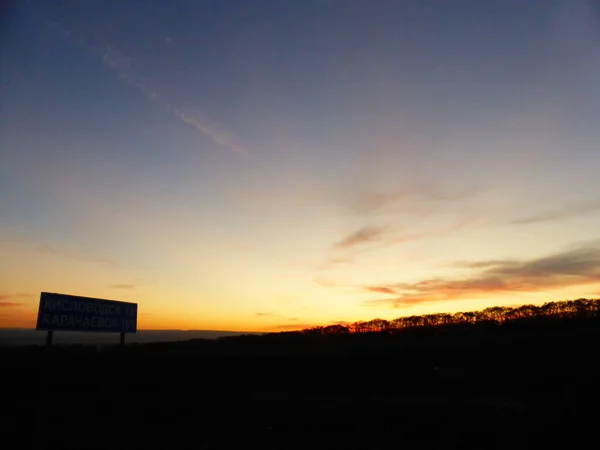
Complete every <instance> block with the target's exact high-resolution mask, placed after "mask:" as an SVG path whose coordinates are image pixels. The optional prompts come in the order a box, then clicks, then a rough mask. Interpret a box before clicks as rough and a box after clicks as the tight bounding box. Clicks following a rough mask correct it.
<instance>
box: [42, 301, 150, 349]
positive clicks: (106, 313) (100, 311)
mask: <svg viewBox="0 0 600 450" xmlns="http://www.w3.org/2000/svg"><path fill="white" fill-rule="evenodd" d="M137 306H138V305H137V303H127V302H118V301H114V300H104V299H99V298H91V297H79V296H76V295H67V294H54V293H49V292H42V293H41V294H40V306H39V309H38V317H37V325H36V330H39V331H47V332H48V334H47V335H46V346H48V347H49V346H51V345H52V339H53V337H54V331H88V332H104V333H120V334H121V345H125V333H135V332H136V331H137Z"/></svg>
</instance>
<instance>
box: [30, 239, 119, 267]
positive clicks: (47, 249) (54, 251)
mask: <svg viewBox="0 0 600 450" xmlns="http://www.w3.org/2000/svg"><path fill="white" fill-rule="evenodd" d="M36 250H37V251H38V252H39V253H45V254H48V255H54V256H58V257H61V258H68V259H76V260H79V261H83V262H94V263H103V264H109V265H111V266H115V265H116V264H117V263H116V261H115V260H113V259H108V258H91V257H89V256H86V255H83V254H80V253H75V252H69V251H67V250H62V249H59V248H56V247H53V246H51V245H49V244H38V245H37V246H36Z"/></svg>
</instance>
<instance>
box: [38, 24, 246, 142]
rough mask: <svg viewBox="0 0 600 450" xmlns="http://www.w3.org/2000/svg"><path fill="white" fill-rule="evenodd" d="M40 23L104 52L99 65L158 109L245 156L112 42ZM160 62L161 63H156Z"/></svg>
mask: <svg viewBox="0 0 600 450" xmlns="http://www.w3.org/2000/svg"><path fill="white" fill-rule="evenodd" d="M38 14H39V15H40V17H41V18H42V20H43V21H44V22H45V23H46V24H47V25H48V26H49V27H50V28H53V29H55V30H57V31H58V32H59V33H60V34H61V35H63V36H64V37H65V38H68V39H70V40H72V41H73V42H75V43H76V44H77V45H79V46H80V47H82V48H84V49H86V50H87V51H90V52H93V53H96V52H97V51H101V52H103V56H102V62H103V63H104V64H105V65H106V66H107V67H109V68H110V69H111V70H112V71H113V72H114V73H116V74H117V75H118V76H119V78H120V79H121V80H123V81H124V82H126V83H127V84H128V85H130V86H132V87H133V88H135V89H136V90H138V91H139V92H141V93H142V94H143V95H144V96H145V97H147V98H148V99H149V100H151V101H152V102H154V103H155V104H157V105H158V106H159V107H161V108H162V109H163V110H164V111H165V112H166V113H168V114H171V115H172V116H173V117H175V118H177V119H178V120H180V121H181V122H183V123H185V124H187V125H189V126H191V127H193V128H195V129H196V130H197V131H198V132H200V133H201V134H203V135H204V136H206V137H208V138H209V139H211V140H213V141H214V142H215V143H217V144H218V145H220V146H221V147H223V148H226V149H228V150H230V151H232V152H234V153H237V154H247V151H246V150H245V148H244V147H242V146H241V145H240V144H239V143H237V142H236V139H235V138H234V137H233V135H232V134H231V133H229V132H227V131H225V130H224V129H223V128H222V127H219V126H217V125H215V124H214V123H210V121H208V120H206V119H202V118H201V117H200V116H203V117H206V114H204V113H202V114H200V115H198V114H193V113H192V112H190V111H186V110H184V109H183V108H181V107H178V106H176V105H173V104H172V103H171V102H170V101H168V100H167V99H166V98H165V97H164V95H163V94H162V93H161V92H159V90H160V89H159V87H158V85H157V82H156V81H153V82H151V81H149V80H148V79H146V78H143V77H142V76H140V75H139V74H138V73H137V72H136V71H135V70H134V68H133V63H132V59H131V58H130V57H128V56H127V55H125V54H124V53H123V52H122V51H121V50H120V49H119V48H118V47H117V46H115V45H114V43H112V42H109V41H108V40H107V39H105V38H102V37H100V36H99V35H98V34H92V33H89V32H88V33H86V34H87V35H88V37H87V38H86V37H84V36H83V34H82V33H79V32H77V31H75V29H74V28H69V27H67V26H65V25H64V24H63V23H59V22H58V21H55V20H52V19H50V18H48V17H46V16H45V15H44V14H42V13H38ZM167 42H168V43H169V44H173V40H172V39H170V38H167ZM158 63H160V61H159V62H158Z"/></svg>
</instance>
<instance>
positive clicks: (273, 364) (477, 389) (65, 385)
mask: <svg viewBox="0 0 600 450" xmlns="http://www.w3.org/2000/svg"><path fill="white" fill-rule="evenodd" d="M0 356H2V360H3V364H2V365H3V367H4V369H3V374H4V376H3V378H4V384H3V395H2V409H3V416H4V417H5V419H4V421H3V425H2V426H3V428H5V430H6V431H5V432H4V433H3V438H4V439H3V440H4V441H5V442H13V444H12V445H10V448H36V449H43V448H57V449H58V448H99V449H100V448H102V449H120V448H123V449H132V448H160V449H171V448H173V449H179V448H194V449H228V448H232V449H233V448H261V449H294V448H328V449H338V448H339V449H349V448H362V449H391V448H419V449H424V448H436V449H450V448H457V449H458V448H460V449H464V448H474V449H475V448H476V449H493V448H502V449H504V448H506V449H509V448H510V449H514V448H523V449H528V448H593V447H595V445H596V444H597V441H598V438H597V437H598V430H599V423H600V422H599V420H598V419H599V414H598V405H599V400H600V393H599V387H600V363H599V360H598V359H599V358H598V357H599V356H600V330H598V327H596V326H593V327H581V328H578V327H569V329H564V330H559V331H557V330H538V331H535V332H533V331H523V330H521V331H518V332H517V331H511V332H501V331H488V332H479V333H477V334H469V333H462V334H457V335H449V336H444V337H439V336H437V337H431V336H429V337H427V336H424V337H421V338H417V337H415V338H410V339H408V338H405V339H400V338H395V337H394V338H390V337H386V336H381V335H372V336H366V335H365V336H357V337H354V336H346V337H344V338H343V339H342V338H340V339H337V340H331V339H329V340H322V339H321V340H319V339H308V340H304V341H303V342H300V343H299V342H285V340H284V341H281V340H279V341H273V342H270V341H268V340H258V339H252V338H247V339H245V340H244V339H238V340H227V339H225V340H219V341H212V343H208V342H207V341H196V342H195V341H191V342H187V343H169V344H156V345H151V344H145V345H132V346H125V347H124V348H118V347H115V348H113V349H111V348H107V349H105V351H103V352H100V351H97V349H96V348H95V347H92V348H87V347H84V346H81V347H77V346H75V347H65V348H60V347H55V348H54V349H53V351H52V352H46V351H44V348H42V347H37V348H29V349H19V350H17V349H6V348H5V349H4V350H3V351H2V352H0ZM12 437H15V440H14V441H10V440H9V438H12ZM6 448H9V447H6Z"/></svg>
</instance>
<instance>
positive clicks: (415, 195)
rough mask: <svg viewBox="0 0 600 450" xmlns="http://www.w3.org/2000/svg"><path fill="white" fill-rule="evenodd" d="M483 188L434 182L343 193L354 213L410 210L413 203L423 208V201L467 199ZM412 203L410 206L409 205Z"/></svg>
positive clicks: (435, 201)
mask: <svg viewBox="0 0 600 450" xmlns="http://www.w3.org/2000/svg"><path fill="white" fill-rule="evenodd" d="M482 190H483V188H482V187H480V186H468V187H463V188H461V189H459V190H450V189H445V188H443V187H441V186H439V185H436V184H434V183H429V184H412V185H408V186H405V187H403V188H399V189H396V190H395V191H393V192H390V193H376V192H372V191H369V190H358V191H356V190H350V191H346V192H345V193H344V198H345V203H346V204H347V205H348V206H349V208H350V209H351V210H352V211H354V212H356V213H361V214H365V213H376V214H379V213H389V212H395V211H398V210H402V211H404V212H407V211H411V210H412V209H413V207H414V205H418V206H419V210H421V209H422V208H423V205H424V203H433V204H435V203H439V202H456V201H460V200H464V199H467V198H469V197H472V196H474V195H475V194H477V193H479V192H481V191H482ZM411 205H412V206H411Z"/></svg>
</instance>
